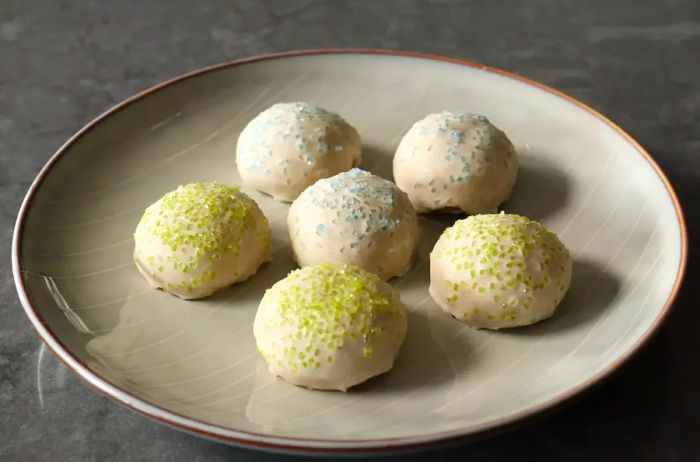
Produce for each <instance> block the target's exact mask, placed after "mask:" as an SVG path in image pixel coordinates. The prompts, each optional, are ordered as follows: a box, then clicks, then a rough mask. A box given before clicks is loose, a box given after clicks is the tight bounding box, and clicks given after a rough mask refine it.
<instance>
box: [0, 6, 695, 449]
mask: <svg viewBox="0 0 700 462" xmlns="http://www.w3.org/2000/svg"><path fill="white" fill-rule="evenodd" d="M319 47H376V48H394V49H405V50H415V51H423V52H430V53H438V54H445V55H452V56H457V57H464V58H469V59H473V60H476V61H479V62H483V63H485V64H489V65H492V66H497V67H502V68H505V69H507V70H510V71H513V72H516V73H520V74H522V75H524V76H526V77H530V78H533V79H536V80H540V81H542V82H544V83H546V84H549V85H552V86H554V87H555V88H558V89H560V90H563V91H565V92H567V93H569V94H571V95H573V96H574V97H576V98H579V99H581V100H582V101H584V102H586V103H588V104H590V105H592V106H593V107H594V108H596V109H598V110H600V111H602V112H603V113H604V114H606V115H607V116H609V117H610V118H611V119H613V120H614V121H616V122H618V123H619V124H620V125H621V126H622V127H623V128H624V129H626V130H627V131H628V132H630V133H631V134H632V136H633V137H635V138H636V139H637V140H639V141H640V143H641V144H642V145H644V146H645V147H646V148H647V149H648V150H649V151H650V152H651V153H652V155H653V156H654V157H655V158H656V160H657V161H658V162H659V164H660V165H661V167H662V168H663V169H664V170H665V171H666V173H667V174H668V176H669V178H670V180H671V182H672V183H673V184H674V185H675V187H676V188H677V191H678V193H679V195H680V198H681V201H682V202H683V205H684V207H685V210H686V214H687V220H688V225H689V231H690V236H691V241H692V239H693V237H694V235H695V234H696V232H697V231H698V230H699V228H700V209H699V208H698V201H700V1H698V0H665V1H661V0H624V1H617V0H595V1H576V0H568V1H565V0H541V1H537V2H535V1H532V2H515V1H513V2H510V1H488V2H487V1H471V2H470V1H464V2H461V1H450V0H434V1H398V0H396V1H294V0H279V1H223V0H222V1H197V2H194V1H191V0H151V1H143V0H121V1H111V2H108V1H73V0H43V1H42V0H0V265H1V266H0V269H1V270H2V272H1V274H2V277H0V460H47V459H59V460H62V459H71V460H154V461H157V460H174V459H184V460H191V461H195V460H214V461H217V460H228V459H235V460H247V461H257V460H260V461H261V460H272V461H277V460H280V461H281V460H286V459H287V457H285V456H269V455H266V454H261V453H255V452H252V451H248V450H242V449H236V448H230V447H227V446H223V445H219V444H216V443H211V442H207V441H204V440H199V439H196V438H194V437H191V436H188V435H185V434H182V433H179V432H176V431H173V430H170V429H168V428H165V427H162V426H160V425H158V424H156V423H154V422H151V421H149V420H146V419H144V418H142V417H139V416H137V415H135V414H133V413H131V412H128V411H126V410H124V409H122V408H121V407H119V406H118V405H116V404H114V403H112V402H111V401H109V400H107V399H106V398H103V397H101V396H100V395H98V394H97V393H95V392H93V391H92V390H90V389H88V388H87V387H86V386H84V385H83V384H82V383H80V382H79V381H78V379H76V378H75V377H74V376H73V375H72V374H71V373H70V372H68V371H67V370H66V368H65V367H63V366H62V365H61V364H59V363H58V361H57V360H56V359H55V358H54V357H53V356H52V354H51V353H50V352H48V351H46V349H45V348H44V347H42V346H41V343H40V341H39V340H38V338H37V337H36V336H35V335H34V332H33V331H32V330H31V328H30V325H29V323H28V321H27V320H26V318H25V315H24V313H23V311H22V309H21V307H20V305H19V302H18V301H17V299H16V295H15V289H14V287H13V283H12V280H11V274H10V242H11V238H12V225H13V223H14V220H15V218H16V216H17V210H18V208H19V205H20V202H21V199H22V197H23V196H24V193H25V192H26V190H27V188H28V187H29V184H30V182H31V181H32V179H33V177H34V176H35V174H36V173H37V172H38V170H39V168H40V167H41V166H42V165H43V164H44V162H46V160H47V159H48V158H49V157H50V156H51V154H52V153H53V152H54V151H55V150H56V149H57V148H58V147H59V146H60V145H61V144H62V143H63V141H65V140H66V139H67V138H68V137H69V136H70V135H71V134H72V133H73V132H75V131H76V130H78V129H79V128H80V127H81V126H82V125H84V124H85V123H87V122H88V121H89V120H90V119H92V118H93V117H95V116H96V115H98V114H99V113H101V112H102V111H104V110H105V109H107V108H108V107H110V106H111V105H113V104H115V103H117V102H119V101H120V100H122V99H124V98H126V97H128V96H130V95H132V94H133V93H135V92H137V91H140V90H143V89H145V88H147V87H149V86H151V85H153V84H155V83H158V82H160V81H162V80H164V79H167V78H170V77H174V76H176V75H178V74H181V73H183V72H186V71H190V70H194V69H196V68H199V67H202V66H206V65H209V64H214V63H218V62H222V61H226V60H230V59H235V58H239V57H243V56H250V55H254V54H259V53H266V52H273V51H282V50H291V49H299V48H319ZM621 173H623V174H624V172H621ZM693 247H694V246H692V245H691V255H690V261H691V266H690V268H689V273H688V277H687V283H686V284H685V287H684V289H683V290H682V292H681V295H680V298H679V300H678V303H677V305H676V307H675V309H674V310H673V311H672V313H671V315H670V317H669V319H668V321H667V322H666V323H665V324H664V326H663V327H662V328H661V331H660V332H659V334H658V335H657V336H656V337H655V338H654V339H653V341H652V342H651V343H650V344H649V345H648V346H647V347H646V348H645V349H644V350H643V351H642V352H641V353H640V354H639V355H638V356H637V357H636V358H635V359H634V360H633V361H632V362H631V363H629V365H627V366H626V367H625V368H623V370H622V371H620V372H619V373H617V374H616V375H615V376H614V377H613V378H611V379H610V380H608V381H607V382H606V383H604V384H602V385H601V386H599V387H597V388H596V389H595V390H594V391H592V392H590V393H588V394H587V395H585V396H584V397H583V398H582V399H580V400H578V401H577V402H575V403H573V404H571V405H569V406H566V407H564V408H563V409H560V410H557V411H555V412H553V413H551V414H549V415H547V416H544V417H540V418H538V419H535V421H533V422H528V423H526V424H524V425H522V426H521V427H520V428H518V429H515V430H512V431H509V432H508V433H504V434H502V435H499V436H495V437H492V438H490V439H487V440H483V441H479V442H475V443H471V444H468V445H462V446H456V447H451V448H447V449H441V450H437V451H434V452H433V453H432V454H431V456H432V457H434V458H435V459H436V460H452V459H459V460H463V459H467V458H469V459H470V460H487V461H498V460H513V459H517V460H522V461H530V460H532V461H535V460H537V461H539V460H564V459H566V460H574V461H576V460H581V461H584V460H585V461H590V460H591V459H594V460H595V459H599V460H639V461H643V460H649V461H657V460H672V461H675V460H678V461H685V460H700V398H699V397H698V391H699V390H700V369H698V367H697V364H698V360H697V354H698V351H700V342H699V341H698V338H700V335H698V333H697V332H696V331H697V325H698V323H700V312H698V311H697V309H698V307H700V289H699V288H698V284H697V280H698V278H700V265H698V264H697V263H696V260H697V257H700V255H698V254H699V252H698V251H697V250H696V249H694V248H693ZM422 457H425V456H424V455H414V456H409V457H408V459H411V460H420V459H421V458H422Z"/></svg>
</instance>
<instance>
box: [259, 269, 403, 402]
mask: <svg viewBox="0 0 700 462" xmlns="http://www.w3.org/2000/svg"><path fill="white" fill-rule="evenodd" d="M253 330H254V334H255V340H256V342H257V346H258V350H259V351H260V353H261V354H262V356H263V357H264V358H265V360H266V361H267V363H268V366H269V370H270V372H271V373H272V374H274V375H277V376H279V377H281V378H283V379H284V380H286V381H288V382H291V383H293V384H295V385H300V386H303V387H308V388H314V389H323V390H342V391H345V390H347V389H348V388H349V387H352V386H353V385H357V384H359V383H361V382H364V381H365V380H367V379H369V378H370V377H374V376H375V375H379V374H382V373H384V372H386V371H388V370H389V369H391V368H392V366H393V365H394V360H395V359H396V357H397V355H398V353H399V348H400V347H401V344H402V343H403V340H404V337H405V335H406V313H405V307H404V305H403V303H401V300H400V298H399V294H398V292H397V291H396V290H395V289H393V288H392V287H391V286H390V285H389V284H387V283H385V282H384V281H382V280H381V279H379V277H377V276H376V275H374V274H372V273H368V272H367V271H365V270H363V269H361V268H359V267H357V266H353V265H336V264H331V263H324V264H320V265H315V266H307V267H305V268H302V269H299V270H296V271H293V272H292V273H290V274H289V276H287V277H286V278H285V279H283V280H281V281H279V282H277V283H276V284H275V285H273V286H272V288H270V289H268V291H267V292H266V293H265V296H264V297H263V299H262V301H261V302H260V306H259V307H258V312H257V314H256V316H255V322H254V325H253Z"/></svg>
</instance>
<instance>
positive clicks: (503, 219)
mask: <svg viewBox="0 0 700 462" xmlns="http://www.w3.org/2000/svg"><path fill="white" fill-rule="evenodd" d="M571 270H572V263H571V257H570V255H569V251H568V250H567V249H566V248H565V247H564V245H563V244H562V243H561V242H560V241H559V239H558V238H557V236H556V235H555V234H554V233H552V232H549V231H547V230H546V229H545V228H544V227H543V226H542V225H541V224H539V223H537V222H535V221H531V220H529V219H527V218H525V217H521V216H518V215H507V214H503V213H502V214H494V215H475V216H471V217H468V218H466V219H465V220H459V221H457V222H456V223H455V224H454V225H453V226H452V227H450V228H448V229H447V230H445V232H444V233H443V234H442V236H440V239H438V241H437V243H436V244H435V247H434V248H433V251H432V253H431V254H430V289H429V291H430V295H431V296H432V298H433V300H435V303H437V304H438V305H439V306H440V307H441V308H442V309H443V310H444V311H446V312H447V313H449V314H451V315H452V316H454V317H455V318H457V319H458V320H461V321H463V322H464V323H466V324H468V325H470V326H472V327H477V328H488V329H500V328H504V327H516V326H524V325H528V324H533V323H535V322H537V321H540V320H542V319H546V318H548V317H550V316H551V315H552V314H553V313H554V311H555V310H556V308H557V306H558V305H559V303H560V302H561V300H562V299H563V298H564V295H565V294H566V291H567V290H568V289H569V284H570V283H571Z"/></svg>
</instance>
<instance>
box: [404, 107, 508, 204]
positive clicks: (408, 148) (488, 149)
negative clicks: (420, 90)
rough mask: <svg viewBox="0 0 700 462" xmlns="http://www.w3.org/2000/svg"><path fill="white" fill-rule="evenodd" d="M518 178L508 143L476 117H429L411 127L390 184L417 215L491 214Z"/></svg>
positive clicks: (481, 117)
mask: <svg viewBox="0 0 700 462" xmlns="http://www.w3.org/2000/svg"><path fill="white" fill-rule="evenodd" d="M517 173H518V159H517V155H516V152H515V149H514V148H513V145H512V143H511V142H510V141H509V140H508V137H507V136H506V135H505V133H503V132H502V131H501V130H499V129H498V128H496V127H495V126H493V125H492V124H491V122H489V120H488V119H487V118H486V117H484V116H480V115H474V114H467V113H462V112H456V113H455V112H447V111H445V112H441V113H439V114H430V115H429V116H427V117H426V118H425V119H423V120H420V121H418V122H416V123H415V124H414V125H413V127H411V129H410V130H409V131H408V133H406V135H405V136H404V137H403V139H402V140H401V142H400V144H399V147H398V148H397V150H396V154H395V156H394V180H395V181H396V185H397V186H398V187H399V188H401V189H402V190H403V191H405V192H406V194H408V197H409V198H410V199H411V202H412V203H413V206H414V207H415V209H416V211H417V212H418V213H423V212H428V211H431V210H445V211H448V212H465V213H468V214H476V213H492V212H495V211H496V208H497V207H498V206H499V205H500V204H501V203H503V202H505V201H506V200H507V199H508V197H509V196H510V193H511V190H512V189H513V185H514V183H515V178H516V176H517Z"/></svg>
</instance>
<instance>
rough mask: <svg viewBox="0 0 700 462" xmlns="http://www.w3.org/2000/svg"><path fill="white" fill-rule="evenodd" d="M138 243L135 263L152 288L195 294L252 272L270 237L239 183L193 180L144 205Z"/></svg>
mask: <svg viewBox="0 0 700 462" xmlns="http://www.w3.org/2000/svg"><path fill="white" fill-rule="evenodd" d="M134 242H135V246H134V262H135V263H136V266H137V267H138V269H139V271H140V272H141V274H142V275H143V276H144V278H146V280H147V281H148V282H149V284H150V285H151V286H152V287H154V288H158V289H163V290H164V291H166V292H169V293H171V294H173V295H177V296H178V297H181V298H185V299H193V298H202V297H206V296H208V295H211V294H212V293H214V292H215V291H217V290H219V289H221V288H224V287H226V286H229V285H231V284H233V283H235V282H238V281H243V280H245V279H247V278H248V277H250V276H252V275H253V274H254V273H255V272H256V271H257V270H258V268H259V267H260V265H262V264H263V263H264V262H265V261H268V260H269V259H270V243H271V237H270V227H269V225H268V221H267V218H266V217H265V215H264V214H263V212H262V211H261V210H260V208H259V207H258V204H257V203H256V202H255V201H254V200H253V199H251V198H250V197H248V195H246V194H245V193H243V192H241V190H240V189H239V188H237V187H235V186H229V185H225V184H221V183H190V184H186V185H183V186H180V187H178V188H177V189H176V190H174V191H171V192H169V193H167V194H165V195H164V196H163V197H162V198H161V199H160V200H158V201H157V202H155V203H154V204H152V205H151V206H149V207H148V208H147V209H146V211H145V212H144V214H143V216H142V217H141V221H139V224H138V226H137V227H136V231H135V232H134Z"/></svg>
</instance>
